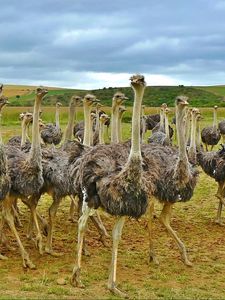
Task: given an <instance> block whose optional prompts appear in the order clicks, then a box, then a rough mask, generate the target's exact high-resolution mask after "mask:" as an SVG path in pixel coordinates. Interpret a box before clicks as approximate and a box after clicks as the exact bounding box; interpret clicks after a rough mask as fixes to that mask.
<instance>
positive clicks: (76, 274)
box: [70, 206, 93, 287]
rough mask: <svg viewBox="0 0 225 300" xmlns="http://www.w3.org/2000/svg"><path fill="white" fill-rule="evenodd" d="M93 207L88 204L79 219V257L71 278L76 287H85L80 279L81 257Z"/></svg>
mask: <svg viewBox="0 0 225 300" xmlns="http://www.w3.org/2000/svg"><path fill="white" fill-rule="evenodd" d="M92 211H93V209H91V208H89V207H88V206H86V207H85V209H84V211H83V214H82V215H81V217H80V218H79V221H78V241H77V258H76V264H75V266H74V268H73V273H72V277H71V279H70V281H71V284H72V285H73V286H75V287H84V285H83V284H82V282H81V280H80V271H81V257H82V248H83V242H84V234H85V231H86V229H87V221H88V218H89V216H90V215H91V214H92Z"/></svg>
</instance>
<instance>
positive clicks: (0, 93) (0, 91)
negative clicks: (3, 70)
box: [0, 83, 3, 97]
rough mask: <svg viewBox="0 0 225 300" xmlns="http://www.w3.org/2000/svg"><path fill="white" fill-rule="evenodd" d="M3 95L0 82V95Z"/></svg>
mask: <svg viewBox="0 0 225 300" xmlns="http://www.w3.org/2000/svg"><path fill="white" fill-rule="evenodd" d="M2 95H3V84H2V83H0V97H1V96H2Z"/></svg>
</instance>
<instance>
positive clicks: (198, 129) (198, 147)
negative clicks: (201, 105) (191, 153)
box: [196, 119, 201, 150]
mask: <svg viewBox="0 0 225 300" xmlns="http://www.w3.org/2000/svg"><path fill="white" fill-rule="evenodd" d="M196 148H197V149H198V150H200V148H201V129H200V120H199V119H198V120H197V142H196Z"/></svg>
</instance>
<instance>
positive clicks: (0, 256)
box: [0, 254, 8, 260]
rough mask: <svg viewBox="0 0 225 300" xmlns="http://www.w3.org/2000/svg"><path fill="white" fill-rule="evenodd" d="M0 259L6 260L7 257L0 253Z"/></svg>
mask: <svg viewBox="0 0 225 300" xmlns="http://www.w3.org/2000/svg"><path fill="white" fill-rule="evenodd" d="M0 259H1V260H7V259H8V257H7V256H4V255H2V254H0Z"/></svg>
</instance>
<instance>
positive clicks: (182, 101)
mask: <svg viewBox="0 0 225 300" xmlns="http://www.w3.org/2000/svg"><path fill="white" fill-rule="evenodd" d="M187 100H188V97H186V96H177V98H176V101H175V104H176V106H178V107H183V106H187V105H189V103H188V101H187Z"/></svg>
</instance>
